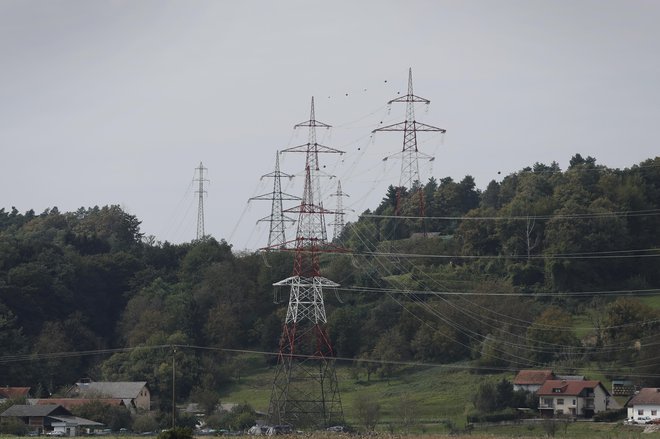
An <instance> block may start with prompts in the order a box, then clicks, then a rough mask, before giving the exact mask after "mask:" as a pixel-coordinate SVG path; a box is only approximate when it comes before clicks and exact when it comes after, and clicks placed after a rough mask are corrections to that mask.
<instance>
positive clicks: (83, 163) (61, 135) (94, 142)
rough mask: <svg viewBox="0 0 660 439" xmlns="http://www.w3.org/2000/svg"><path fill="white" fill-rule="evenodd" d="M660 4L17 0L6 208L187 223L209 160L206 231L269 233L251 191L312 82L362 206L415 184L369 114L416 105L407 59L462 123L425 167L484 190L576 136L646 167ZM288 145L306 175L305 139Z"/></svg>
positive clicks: (263, 184)
mask: <svg viewBox="0 0 660 439" xmlns="http://www.w3.org/2000/svg"><path fill="white" fill-rule="evenodd" d="M658 23H660V2H658V1H650V0H649V1H643V0H621V1H608V0H593V1H586V0H585V1H576V0H566V1H562V0H552V1H540V0H539V1H532V0H524V1H495V0H482V1H476V0H475V1H444V0H435V1H421V0H418V1H416V0H406V1H393V0H389V1H388V0H377V1H376V0H374V1H370V0H366V1H355V0H347V1H344V0H333V1H323V2H321V1H310V0H301V1H291V0H281V1H249V0H248V1H244V0H241V1H221V0H208V1H207V0H180V1H166V0H158V1H151V0H131V1H119V0H117V1H102V0H96V1H89V0H42V1H33V0H0V59H1V60H2V64H1V68H0V148H2V160H1V161H0V183H1V185H0V194H1V197H0V200H1V203H0V207H5V208H6V209H10V208H11V206H16V208H18V209H19V210H20V211H21V212H24V211H26V210H28V209H34V210H35V211H36V212H37V213H40V212H42V211H43V210H44V209H46V208H48V207H53V206H57V207H58V208H59V209H60V211H72V210H76V209H78V208H79V207H89V206H94V205H99V206H102V205H106V204H119V205H121V206H122V207H123V208H124V209H125V210H126V211H128V212H129V213H131V214H133V215H136V216H137V217H138V218H139V219H140V220H141V221H142V231H143V232H144V233H146V234H147V235H154V236H155V237H156V238H157V239H158V240H161V241H165V240H168V241H170V242H183V241H189V240H191V239H193V238H194V237H195V232H196V225H195V222H196V210H197V206H196V197H195V194H194V190H195V188H194V187H193V186H192V185H191V182H192V179H193V177H194V168H195V167H196V166H198V164H199V162H200V161H202V162H203V163H204V165H205V166H206V167H207V168H208V178H209V179H210V180H211V183H210V184H209V185H208V186H207V190H208V195H207V197H206V199H205V210H206V221H205V226H206V232H207V233H209V234H211V235H213V236H214V237H216V238H217V239H222V238H224V239H227V240H228V241H229V242H230V243H231V244H233V245H234V248H235V249H237V250H241V249H246V248H247V249H255V248H258V247H261V246H264V245H265V244H266V240H267V232H268V228H267V224H261V225H260V226H258V227H257V226H255V221H256V220H257V219H258V218H260V217H263V216H266V215H268V214H269V210H270V205H269V203H267V202H254V203H250V204H247V199H248V198H249V197H252V196H255V195H258V194H260V193H264V192H269V191H270V190H271V188H272V187H271V185H272V181H269V180H264V181H260V180H259V177H260V176H261V175H262V174H266V173H268V172H270V171H272V170H273V166H274V159H275V153H276V151H277V150H278V149H283V148H285V147H287V146H294V145H297V144H300V143H304V142H306V139H307V133H306V132H305V131H301V132H299V130H295V131H294V130H293V125H294V124H296V123H298V122H301V121H304V120H307V119H308V117H309V103H310V98H311V97H312V96H315V99H316V116H317V119H318V120H320V121H322V122H325V123H328V124H331V125H333V126H334V128H333V129H332V130H330V131H328V132H326V131H323V132H320V133H319V140H321V141H322V143H324V144H326V145H328V146H332V147H335V148H339V149H343V150H345V151H346V154H345V155H344V156H342V157H341V158H339V157H322V161H323V163H324V164H325V165H326V170H327V171H328V173H329V174H333V175H336V176H337V178H339V179H341V182H342V187H343V189H344V191H345V192H346V193H348V194H350V195H351V197H350V198H347V199H345V200H344V205H345V207H349V208H352V209H354V210H355V212H358V213H359V212H362V211H364V210H365V209H367V208H374V207H375V206H376V205H377V203H378V202H379V200H380V198H381V197H382V196H383V195H384V193H385V189H386V188H387V186H388V185H389V184H397V183H398V181H399V171H400V169H399V168H400V162H397V161H396V160H394V159H392V160H388V161H386V162H383V161H382V158H383V157H385V156H388V155H391V154H393V153H395V152H397V151H398V150H400V149H401V142H402V134H401V133H379V134H377V135H376V136H375V137H373V138H372V137H371V136H370V135H369V133H370V131H371V130H373V129H374V128H377V127H378V125H379V123H380V122H381V121H382V122H383V123H387V122H389V123H394V122H398V121H402V120H403V119H404V115H405V108H404V107H403V106H402V105H393V106H392V108H391V109H389V111H388V107H387V106H386V105H385V104H386V102H387V101H388V100H390V99H392V98H395V97H397V93H403V94H405V91H406V85H407V72H408V68H409V67H412V69H413V77H414V83H415V94H417V95H420V96H423V97H425V98H428V99H430V100H431V105H430V106H429V107H428V109H425V108H423V107H418V108H417V109H416V112H417V115H418V117H417V119H418V120H420V121H422V122H425V123H428V124H431V125H436V126H440V127H443V128H446V129H447V134H446V135H444V137H441V136H438V135H428V136H427V135H424V134H421V135H420V137H419V140H420V144H419V146H420V149H421V150H422V151H424V152H426V153H428V154H431V155H434V156H435V157H436V159H435V161H434V162H431V163H429V162H424V163H422V164H420V170H421V173H422V178H423V179H427V178H428V177H430V176H431V175H432V176H435V177H436V178H438V179H439V178H443V177H446V176H451V177H452V178H454V179H458V180H460V179H462V178H463V177H464V176H465V175H466V174H470V175H473V176H474V177H475V179H476V181H477V185H478V187H479V188H481V189H483V188H485V186H486V185H487V184H488V182H489V181H490V180H491V179H497V180H499V179H501V178H502V177H504V176H505V175H507V174H509V173H511V172H515V171H517V170H519V169H521V168H522V167H524V166H529V165H532V164H533V163H534V162H543V163H550V162H552V161H553V160H555V161H557V162H558V163H559V164H560V166H561V167H562V169H565V168H566V165H567V163H568V160H569V159H570V157H571V156H572V155H573V154H575V153H576V152H580V153H581V154H582V155H585V156H586V155H591V156H594V157H596V158H597V160H598V162H599V163H601V164H604V165H607V166H610V167H621V168H623V167H629V166H631V165H633V164H636V163H639V162H640V161H642V160H644V159H646V158H650V157H655V156H656V155H657V133H656V128H657V126H658V124H659V122H660V57H659V56H658V54H660V26H659V25H658ZM281 160H282V163H281V166H282V171H284V172H288V173H293V174H298V175H300V173H301V171H302V163H303V162H302V160H303V157H291V156H287V155H283V156H282V159H281ZM498 172H501V174H498ZM301 180H302V179H301V178H294V179H293V182H292V183H291V184H289V182H287V183H286V185H285V186H286V190H287V191H290V192H292V193H296V194H298V192H300V191H301V188H300V183H301ZM295 181H298V182H299V183H298V184H296V183H295ZM336 181H337V180H334V179H333V180H325V181H324V187H325V188H326V189H325V191H326V192H328V193H329V192H333V191H334V190H335V188H336ZM333 203H334V199H331V201H326V206H327V207H332V205H333ZM351 217H352V218H354V215H351ZM330 221H332V219H329V222H330Z"/></svg>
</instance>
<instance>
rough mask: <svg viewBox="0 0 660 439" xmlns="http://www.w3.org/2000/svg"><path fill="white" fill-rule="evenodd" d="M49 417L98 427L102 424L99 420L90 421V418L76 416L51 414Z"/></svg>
mask: <svg viewBox="0 0 660 439" xmlns="http://www.w3.org/2000/svg"><path fill="white" fill-rule="evenodd" d="M51 418H53V419H56V420H58V421H61V422H68V423H71V424H75V425H87V426H90V427H100V426H101V425H105V424H102V423H100V422H96V421H92V420H90V419H85V418H79V417H78V416H65V415H62V416H51Z"/></svg>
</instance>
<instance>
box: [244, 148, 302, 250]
mask: <svg viewBox="0 0 660 439" xmlns="http://www.w3.org/2000/svg"><path fill="white" fill-rule="evenodd" d="M282 177H287V178H293V176H292V175H289V174H285V173H283V172H281V171H280V155H279V151H278V152H276V153H275V170H274V171H273V172H271V173H268V174H264V175H262V176H261V178H262V179H263V178H272V179H273V192H271V193H268V194H262V195H258V196H256V197H252V198H250V201H252V200H269V201H272V206H271V211H270V215H269V216H266V217H264V218H261V219H260V220H258V221H257V222H267V223H270V232H269V233H268V247H266V248H267V249H273V248H283V247H284V246H285V245H286V242H287V241H286V235H285V233H284V230H285V223H294V222H296V220H295V219H293V218H290V217H288V216H286V215H285V214H284V210H283V207H282V202H283V201H297V200H300V197H297V196H295V195H290V194H287V193H285V192H282Z"/></svg>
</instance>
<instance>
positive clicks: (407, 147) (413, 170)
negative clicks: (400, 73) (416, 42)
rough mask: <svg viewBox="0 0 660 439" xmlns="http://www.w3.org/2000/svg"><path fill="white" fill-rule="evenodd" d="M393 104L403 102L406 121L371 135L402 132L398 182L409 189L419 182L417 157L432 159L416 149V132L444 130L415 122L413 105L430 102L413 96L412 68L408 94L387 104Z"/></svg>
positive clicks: (379, 129)
mask: <svg viewBox="0 0 660 439" xmlns="http://www.w3.org/2000/svg"><path fill="white" fill-rule="evenodd" d="M394 102H404V103H405V104H406V120H404V121H403V122H399V123H395V124H393V125H387V126H384V127H381V128H377V129H375V130H373V131H372V133H375V132H377V131H403V150H402V155H403V158H402V160H401V177H400V180H399V186H400V187H405V188H409V189H410V188H412V185H413V183H414V182H415V181H420V179H419V157H420V156H422V157H424V158H428V159H433V158H432V157H431V156H429V155H427V154H424V153H422V152H420V151H419V150H418V149H417V132H418V131H439V132H441V133H445V132H446V130H445V129H443V128H438V127H434V126H431V125H426V124H423V123H421V122H417V121H416V120H415V103H418V102H422V103H424V104H430V103H431V101H429V100H428V99H424V98H421V97H419V96H415V94H414V93H413V82H412V68H410V69H409V70H408V94H406V95H405V96H401V97H398V98H396V99H392V100H391V101H389V102H388V104H392V103H394Z"/></svg>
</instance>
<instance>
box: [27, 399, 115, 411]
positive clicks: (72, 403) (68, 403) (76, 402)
mask: <svg viewBox="0 0 660 439" xmlns="http://www.w3.org/2000/svg"><path fill="white" fill-rule="evenodd" d="M97 401H98V402H100V403H102V404H107V405H110V406H124V405H125V404H124V400H123V399H119V398H48V399H35V400H32V401H30V402H31V403H32V404H35V405H48V404H59V405H61V406H62V407H64V408H66V409H68V410H71V408H73V407H78V406H81V405H84V404H89V403H91V402H97Z"/></svg>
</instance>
